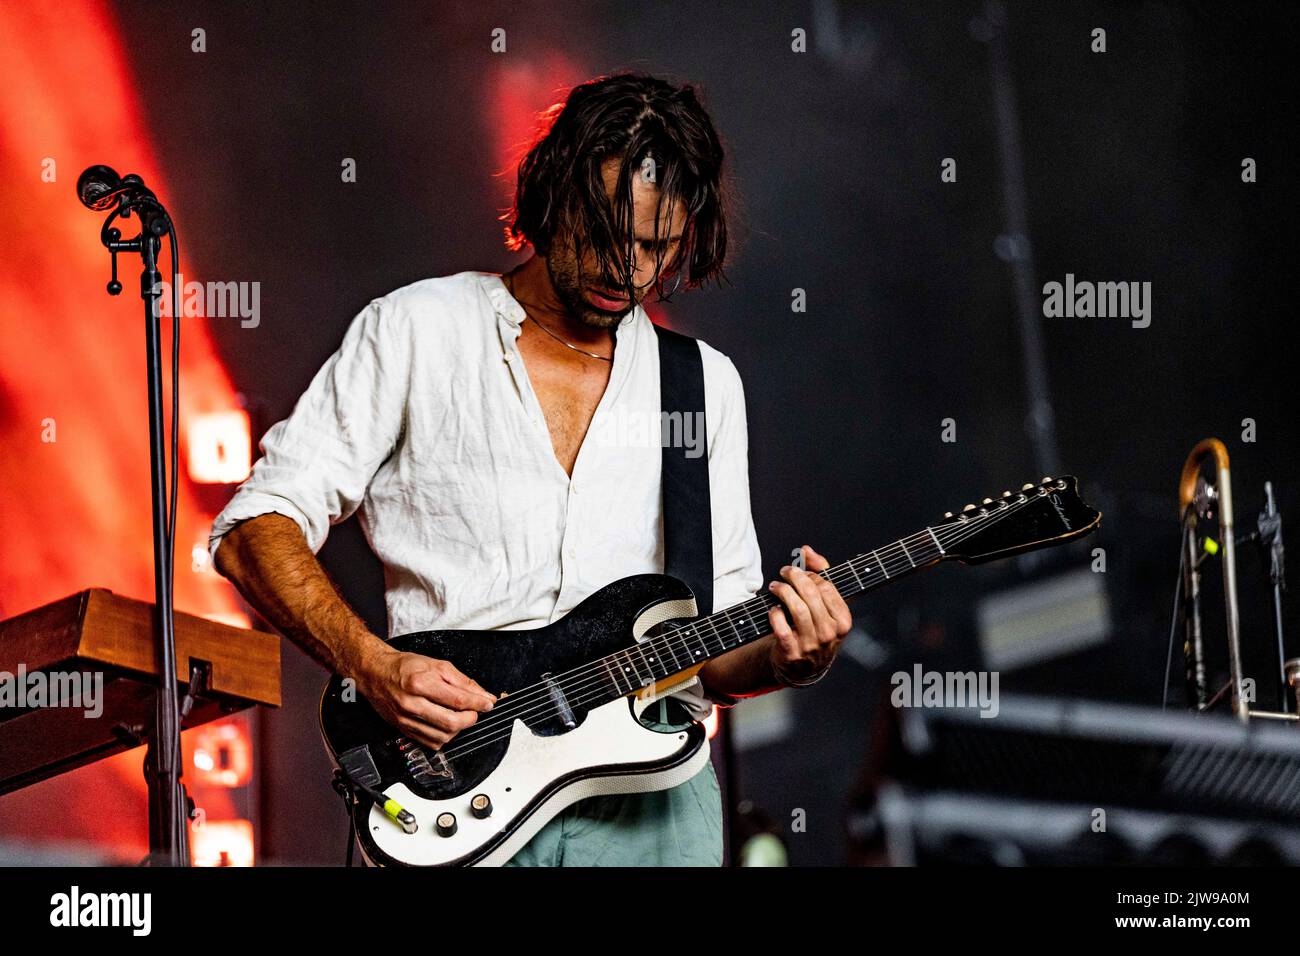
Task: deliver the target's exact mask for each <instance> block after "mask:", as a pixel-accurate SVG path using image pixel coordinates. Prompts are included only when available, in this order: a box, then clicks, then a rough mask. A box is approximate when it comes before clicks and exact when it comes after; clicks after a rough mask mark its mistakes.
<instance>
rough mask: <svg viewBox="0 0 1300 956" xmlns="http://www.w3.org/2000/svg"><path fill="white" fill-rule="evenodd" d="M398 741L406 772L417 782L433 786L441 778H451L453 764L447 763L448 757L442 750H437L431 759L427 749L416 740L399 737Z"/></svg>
mask: <svg viewBox="0 0 1300 956" xmlns="http://www.w3.org/2000/svg"><path fill="white" fill-rule="evenodd" d="M396 743H397V752H398V753H400V754H401V755H402V758H403V760H404V761H405V762H406V772H407V773H409V774H410V775H411V779H413V780H414V781H415V782H416V783H418V784H420V785H421V786H424V787H431V786H433V785H434V784H435V783H437V782H438V781H439V780H447V779H450V778H451V776H452V771H451V765H450V764H449V763H447V758H446V757H444V756H443V755H442V751H440V750H435V751H434V753H433V758H432V759H430V757H429V754H428V753H427V752H426V751H425V749H424V748H423V747H421V746H420V745H419V744H417V743H416V742H415V741H414V740H411V739H409V738H407V737H398V738H397V741H396Z"/></svg>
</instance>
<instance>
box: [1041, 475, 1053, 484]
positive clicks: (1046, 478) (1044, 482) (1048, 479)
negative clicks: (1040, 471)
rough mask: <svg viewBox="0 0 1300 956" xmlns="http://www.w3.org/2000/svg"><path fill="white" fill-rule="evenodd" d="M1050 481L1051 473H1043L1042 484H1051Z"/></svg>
mask: <svg viewBox="0 0 1300 956" xmlns="http://www.w3.org/2000/svg"><path fill="white" fill-rule="evenodd" d="M1052 481H1053V479H1052V476H1051V475H1043V484H1045V485H1048V484H1051V483H1052Z"/></svg>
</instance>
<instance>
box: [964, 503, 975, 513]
mask: <svg viewBox="0 0 1300 956" xmlns="http://www.w3.org/2000/svg"><path fill="white" fill-rule="evenodd" d="M961 510H962V513H963V514H966V513H968V512H971V511H974V510H975V506H974V505H967V506H966V507H965V508H962V509H961Z"/></svg>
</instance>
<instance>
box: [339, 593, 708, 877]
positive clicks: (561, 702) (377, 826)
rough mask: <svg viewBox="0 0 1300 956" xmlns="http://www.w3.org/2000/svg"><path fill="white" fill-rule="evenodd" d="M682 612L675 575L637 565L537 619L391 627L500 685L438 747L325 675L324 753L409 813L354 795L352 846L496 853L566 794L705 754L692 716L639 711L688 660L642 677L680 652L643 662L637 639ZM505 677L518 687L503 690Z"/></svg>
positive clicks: (403, 852) (385, 858) (688, 601)
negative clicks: (658, 719)
mask: <svg viewBox="0 0 1300 956" xmlns="http://www.w3.org/2000/svg"><path fill="white" fill-rule="evenodd" d="M695 614H696V606H695V598H694V596H693V595H692V593H691V591H690V588H688V587H687V586H686V585H685V584H684V583H682V582H681V581H679V580H677V579H676V578H672V577H668V576H667V575H662V574H641V575H635V576H633V577H629V578H624V579H622V580H620V581H615V582H614V583H612V584H610V585H607V586H606V587H604V588H602V589H600V590H599V591H597V592H595V593H593V594H592V595H590V596H589V597H588V598H587V599H586V600H585V601H583V602H582V603H581V604H579V605H578V606H577V607H576V608H574V609H573V610H572V611H571V612H570V613H569V614H568V615H566V616H565V617H564V618H562V619H560V620H558V621H556V622H554V623H553V624H550V625H548V626H546V627H542V628H537V629H532V630H523V631H426V632H421V633H415V634H407V635H404V636H402V637H398V638H396V639H394V640H393V642H392V646H394V647H396V648H398V649H399V650H403V651H408V652H413V653H418V654H424V655H427V656H430V657H435V658H441V659H444V660H448V661H451V662H452V663H453V664H455V665H456V667H457V668H459V669H460V670H461V672H462V673H465V674H469V675H470V676H472V677H473V678H474V679H475V680H476V681H478V683H479V684H480V685H482V686H483V687H486V688H487V689H488V690H490V691H492V692H494V693H498V694H500V693H502V692H506V693H507V696H506V697H505V698H504V699H502V700H499V701H498V702H497V704H496V706H495V707H494V708H493V709H492V710H491V711H489V712H488V713H486V714H480V715H479V719H478V721H477V722H476V723H475V724H474V725H472V726H470V727H469V728H467V729H466V730H463V731H461V732H460V733H459V734H457V735H456V736H455V737H454V738H452V740H451V741H450V742H449V743H448V744H447V745H446V746H444V747H443V748H441V750H440V751H434V750H432V748H425V747H420V746H418V745H416V744H415V743H414V742H412V741H410V740H408V739H406V738H404V737H402V736H400V732H399V731H397V730H396V729H394V728H393V727H392V726H390V725H389V724H387V723H386V722H385V721H384V720H383V719H382V718H380V717H379V715H378V714H376V713H375V711H374V710H373V709H372V708H371V707H370V705H369V704H368V703H366V701H365V699H364V698H363V697H361V696H360V695H358V694H356V693H355V692H354V691H353V692H349V691H348V688H347V687H346V686H345V685H344V683H343V681H342V680H341V679H340V678H338V677H337V676H336V677H334V678H333V679H331V681H330V682H329V684H328V686H327V687H326V689H325V694H324V696H323V698H322V700H321V732H322V734H323V735H324V738H325V743H326V746H327V747H328V749H329V752H330V754H331V756H332V757H333V759H334V762H335V764H336V765H338V766H341V767H344V768H345V769H347V770H348V771H349V772H350V773H351V774H352V775H353V776H354V777H355V776H356V775H357V773H358V771H357V767H358V766H361V767H365V768H367V771H366V772H369V770H370V768H373V772H374V773H375V775H376V776H377V779H376V776H372V777H371V779H370V780H369V781H365V780H363V781H361V782H365V783H367V784H368V785H369V786H371V787H372V788H373V789H375V790H379V791H381V792H383V793H384V794H385V795H386V796H387V797H389V798H390V799H393V800H396V801H397V803H399V804H400V805H401V806H402V807H404V808H405V809H406V810H407V811H409V812H410V813H411V814H413V815H414V817H415V820H416V826H417V829H416V830H415V832H414V833H407V832H405V830H404V829H403V828H402V827H401V826H399V825H398V824H397V823H396V822H395V821H394V820H393V819H392V818H391V817H390V816H388V815H387V814H385V813H384V812H383V810H382V809H381V808H380V807H378V806H375V805H374V804H372V803H371V802H370V801H361V803H360V804H359V805H358V807H357V809H356V811H355V815H356V821H355V822H356V827H357V834H358V843H359V845H360V847H361V850H362V853H363V855H364V856H365V857H366V860H367V861H368V862H369V863H371V864H376V865H381V866H392V865H409V866H484V865H486V866H492V865H500V864H501V863H504V862H505V861H506V860H508V859H510V857H512V856H513V855H514V854H515V853H517V852H518V851H519V850H520V849H522V848H523V846H524V845H525V844H526V843H527V842H528V841H529V840H530V839H531V838H532V837H533V835H534V834H536V833H537V831H538V830H540V829H541V828H542V827H543V826H544V825H545V824H546V823H547V822H549V821H550V820H551V819H552V818H554V817H555V816H556V815H558V814H559V813H560V812H561V811H562V810H564V809H565V808H566V807H568V806H570V805H571V804H573V803H575V802H577V801H578V800H581V799H583V798H585V797H590V796H596V795H600V794H611V793H639V792H648V791H653V790H665V789H668V788H669V787H674V786H677V785H678V784H680V783H684V782H686V781H687V780H689V779H691V778H692V777H693V776H694V775H695V774H697V773H699V772H700V770H702V769H703V767H704V764H705V762H706V761H707V760H708V759H709V747H708V739H707V736H706V733H705V730H704V727H703V725H701V724H699V723H692V724H691V725H689V726H688V727H686V728H685V729H682V730H677V731H673V732H664V731H658V730H653V729H651V728H650V727H648V726H646V725H645V724H643V723H641V721H640V720H639V718H640V715H641V713H642V712H643V711H644V710H645V709H646V708H647V707H650V706H652V705H654V701H655V700H656V699H657V697H659V696H662V695H663V694H664V693H665V692H667V691H670V690H671V689H672V688H673V686H675V685H676V684H678V683H681V682H684V681H685V680H688V679H689V678H690V677H691V676H693V674H694V671H695V670H696V669H697V668H694V667H692V668H690V669H689V671H688V672H687V673H685V674H682V673H679V674H677V675H676V679H674V680H671V681H661V682H659V684H658V687H657V689H656V681H655V680H654V679H653V678H654V677H655V676H657V675H658V673H660V672H662V671H664V670H668V669H671V670H673V671H677V670H679V667H680V665H681V664H682V663H684V662H682V661H680V660H677V661H675V662H665V663H664V664H663V665H662V666H656V665H658V664H659V662H658V661H657V660H656V659H655V658H656V655H655V652H654V649H653V648H650V649H646V648H643V647H641V646H640V645H641V644H642V642H643V641H644V639H645V638H647V637H648V636H651V635H654V634H659V633H662V632H663V630H664V628H663V625H664V624H665V623H666V622H678V623H681V622H680V619H683V618H687V619H689V618H692V617H694V616H695ZM679 654H680V652H679ZM593 662H598V664H597V665H595V666H593ZM700 663H701V664H702V663H703V655H702V652H701V660H700ZM612 668H618V672H617V673H611V669H612ZM566 677H567V679H565V678H566ZM512 688H526V689H527V690H524V691H521V692H519V693H518V694H513V693H510V691H511V689H512ZM367 757H368V758H369V759H366V758H367ZM448 814H450V815H451V816H450V817H448V816H447V815H448Z"/></svg>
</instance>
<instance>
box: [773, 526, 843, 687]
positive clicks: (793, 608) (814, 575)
mask: <svg viewBox="0 0 1300 956" xmlns="http://www.w3.org/2000/svg"><path fill="white" fill-rule="evenodd" d="M802 550H803V556H804V567H805V568H807V570H806V571H800V570H799V569H798V568H796V567H794V566H793V565H786V566H785V567H783V568H782V569H781V577H782V578H784V579H785V580H783V581H773V582H772V583H771V584H769V585H768V590H769V591H771V592H772V593H773V594H775V595H776V596H777V598H779V599H780V601H781V605H780V606H777V607H774V608H772V609H771V610H770V611H768V621H769V622H770V623H771V625H772V633H773V635H775V637H776V643H775V644H774V645H773V648H772V658H771V660H772V667H773V670H774V671H775V672H776V674H777V677H778V679H780V678H781V677H782V676H784V677H787V678H789V679H792V680H807V679H809V678H811V677H815V676H817V675H818V674H821V673H823V672H824V671H825V670H826V668H828V667H830V666H831V662H832V661H834V660H835V655H836V654H837V653H839V649H840V644H841V643H843V641H844V635H846V634H848V633H849V628H850V627H852V626H853V615H852V614H850V613H849V607H848V605H847V604H845V603H844V598H843V597H842V596H841V595H840V592H839V591H837V590H836V589H835V585H833V584H831V582H830V581H828V580H826V579H825V578H824V577H822V576H821V575H820V574H819V573H818V572H819V571H825V570H826V569H827V568H828V567H830V562H829V561H827V560H826V559H825V558H824V557H822V556H821V555H820V554H818V553H817V552H816V551H814V550H813V549H812V548H811V547H810V546H809V545H804V546H803V548H802ZM787 615H788V618H787Z"/></svg>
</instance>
